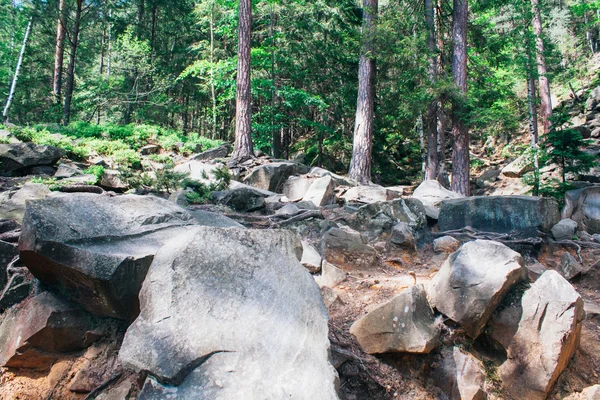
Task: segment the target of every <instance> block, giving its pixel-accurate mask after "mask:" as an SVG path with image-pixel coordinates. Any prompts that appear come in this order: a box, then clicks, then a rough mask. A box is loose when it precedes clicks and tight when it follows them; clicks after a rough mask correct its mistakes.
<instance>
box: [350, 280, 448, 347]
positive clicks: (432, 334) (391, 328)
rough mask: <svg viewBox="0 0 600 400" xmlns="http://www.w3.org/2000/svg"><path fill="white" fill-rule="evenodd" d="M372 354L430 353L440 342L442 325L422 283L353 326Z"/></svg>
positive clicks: (353, 330)
mask: <svg viewBox="0 0 600 400" xmlns="http://www.w3.org/2000/svg"><path fill="white" fill-rule="evenodd" d="M350 333H351V334H353V335H354V336H355V337H356V339H357V340H358V343H359V344H360V347H361V348H362V349H363V350H364V351H365V352H366V353H369V354H380V353H399V352H400V353H418V354H424V353H429V352H431V350H433V349H434V348H436V347H437V346H438V345H439V344H440V341H439V339H440V327H439V325H438V324H436V322H435V316H434V315H433V310H432V309H431V307H430V306H429V303H428V302H427V294H426V293H425V289H424V288H423V286H422V285H416V286H413V287H411V288H408V289H406V290H404V291H402V293H400V294H399V295H398V296H396V297H394V298H393V299H392V300H391V301H389V302H387V303H385V304H382V305H381V306H379V307H377V308H376V309H374V310H373V311H371V312H370V313H368V314H367V315H365V316H364V317H362V318H361V319H359V320H358V321H356V322H355V323H354V324H352V327H351V328H350Z"/></svg>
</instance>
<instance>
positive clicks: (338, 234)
mask: <svg viewBox="0 0 600 400" xmlns="http://www.w3.org/2000/svg"><path fill="white" fill-rule="evenodd" d="M321 254H322V255H323V259H324V260H325V261H328V262H330V263H332V264H334V265H337V266H338V267H340V268H342V269H344V270H346V271H352V270H361V269H362V270H365V269H370V268H373V267H374V265H375V262H376V261H377V253H376V252H375V249H374V248H373V247H371V246H370V245H369V244H368V240H367V238H366V237H365V236H363V235H361V234H360V233H358V232H356V231H353V230H352V229H349V228H346V229H340V228H331V229H329V230H328V231H327V232H325V235H324V236H323V240H322V242H321Z"/></svg>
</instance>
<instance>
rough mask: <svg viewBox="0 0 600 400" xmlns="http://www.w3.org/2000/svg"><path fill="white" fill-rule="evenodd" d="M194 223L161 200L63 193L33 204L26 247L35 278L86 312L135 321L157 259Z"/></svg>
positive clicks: (22, 244)
mask: <svg viewBox="0 0 600 400" xmlns="http://www.w3.org/2000/svg"><path fill="white" fill-rule="evenodd" d="M193 224H197V222H196V220H195V219H194V218H193V217H192V216H191V215H190V214H189V213H187V212H186V211H185V210H184V209H182V208H180V207H178V206H177V205H175V204H173V203H172V202H169V201H167V200H163V199H159V198H157V197H152V196H134V195H125V196H118V197H109V196H102V195H95V194H71V195H60V196H55V197H51V198H47V199H45V200H37V201H31V202H29V203H28V206H27V209H26V212H25V217H24V220H23V228H22V234H21V239H20V242H19V250H20V255H21V260H22V262H23V263H24V264H25V265H26V266H27V267H28V268H29V270H30V271H31V272H32V273H33V275H34V276H35V277H36V278H38V279H39V280H41V281H42V282H44V283H45V284H47V285H49V286H50V287H52V288H54V289H56V290H57V291H60V292H61V293H63V294H65V295H66V296H67V297H68V298H69V299H70V300H73V301H75V302H77V303H79V304H81V306H82V307H83V308H85V309H86V310H87V311H89V312H91V313H92V314H96V315H100V316H107V317H115V318H122V319H130V318H134V317H135V316H136V315H137V312H138V300H137V295H138V292H139V289H140V288H141V285H142V282H143V280H144V277H145V276H146V272H147V270H148V267H149V266H150V264H151V262H152V259H153V258H154V254H155V253H156V251H157V250H158V249H159V248H160V247H161V246H162V245H163V243H165V241H167V240H168V239H170V238H171V237H172V236H173V235H175V232H176V231H178V230H185V227H186V226H188V225H193Z"/></svg>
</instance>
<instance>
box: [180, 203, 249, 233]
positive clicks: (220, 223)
mask: <svg viewBox="0 0 600 400" xmlns="http://www.w3.org/2000/svg"><path fill="white" fill-rule="evenodd" d="M186 211H187V212H188V213H190V214H191V215H192V216H193V217H194V219H195V220H196V221H197V222H198V224H199V225H202V226H214V227H216V228H242V229H245V227H244V225H242V224H240V223H239V222H236V221H234V220H233V219H231V218H229V217H226V216H225V215H223V214H219V213H216V212H211V211H205V210H196V209H193V208H192V209H187V210H186Z"/></svg>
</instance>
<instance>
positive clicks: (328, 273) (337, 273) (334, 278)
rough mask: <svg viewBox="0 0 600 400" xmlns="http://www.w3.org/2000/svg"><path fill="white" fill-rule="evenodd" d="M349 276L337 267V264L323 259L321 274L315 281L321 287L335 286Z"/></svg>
mask: <svg viewBox="0 0 600 400" xmlns="http://www.w3.org/2000/svg"><path fill="white" fill-rule="evenodd" d="M347 277H348V273H347V272H346V271H343V270H341V269H339V268H338V267H336V266H335V265H333V264H331V263H329V262H327V261H323V262H322V263H321V275H319V276H315V281H316V282H317V285H319V287H320V288H323V287H329V288H334V287H336V286H337V285H339V284H340V283H342V282H344V281H345V280H346V278H347Z"/></svg>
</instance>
